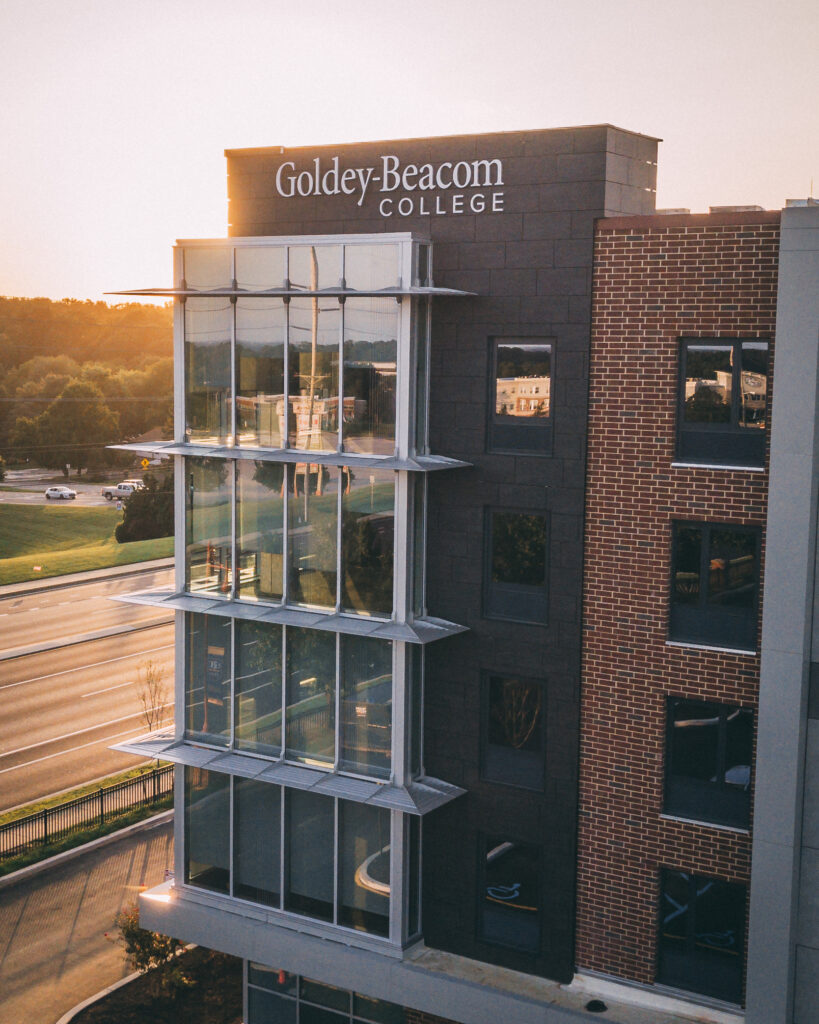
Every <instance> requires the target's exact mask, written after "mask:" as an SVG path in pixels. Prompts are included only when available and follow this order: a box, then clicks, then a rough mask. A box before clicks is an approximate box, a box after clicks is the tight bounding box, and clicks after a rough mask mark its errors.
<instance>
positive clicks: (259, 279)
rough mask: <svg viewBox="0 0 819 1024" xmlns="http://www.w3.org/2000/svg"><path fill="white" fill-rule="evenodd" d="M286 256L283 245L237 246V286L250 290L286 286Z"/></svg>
mask: <svg viewBox="0 0 819 1024" xmlns="http://www.w3.org/2000/svg"><path fill="white" fill-rule="evenodd" d="M286 257H287V250H286V248H285V246H283V245H247V246H246V245H240V246H237V247H236V287H237V288H242V289H244V290H245V291H249V292H251V291H265V290H266V289H268V288H284V280H285V277H286V276H287V270H286V266H285V263H286ZM240 301H241V300H240Z"/></svg>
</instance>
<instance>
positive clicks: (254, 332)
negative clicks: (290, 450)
mask: <svg viewBox="0 0 819 1024" xmlns="http://www.w3.org/2000/svg"><path fill="white" fill-rule="evenodd" d="M286 339H287V312H286V306H285V304H284V302H283V301H282V300H281V299H239V300H238V301H237V302H236V439H237V443H238V444H246V445H251V446H261V447H264V448H281V447H282V446H283V444H284V433H285V431H284V346H285V342H286Z"/></svg>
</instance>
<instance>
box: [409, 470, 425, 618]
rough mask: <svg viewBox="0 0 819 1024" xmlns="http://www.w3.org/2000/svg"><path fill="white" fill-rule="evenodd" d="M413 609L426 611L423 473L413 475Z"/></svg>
mask: <svg viewBox="0 0 819 1024" xmlns="http://www.w3.org/2000/svg"><path fill="white" fill-rule="evenodd" d="M412 488H413V490H412V505H413V508H412V610H413V612H414V614H415V615H419V616H420V615H423V614H424V613H425V611H426V563H427V552H426V525H427V524H426V515H427V494H426V489H427V481H426V477H425V476H424V475H423V474H422V473H416V474H414V475H413V476H412Z"/></svg>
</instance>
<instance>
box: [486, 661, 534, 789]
mask: <svg viewBox="0 0 819 1024" xmlns="http://www.w3.org/2000/svg"><path fill="white" fill-rule="evenodd" d="M486 700H487V704H486V726H485V746H484V755H483V766H482V767H483V775H484V778H487V779H491V780H493V781H496V782H503V783H506V784H507V785H511V786H525V787H528V788H533V789H541V788H542V787H543V772H544V767H545V758H544V754H545V751H544V747H545V742H544V723H545V707H544V704H545V685H544V683H543V681H542V680H537V679H520V678H518V677H512V676H489V677H488V679H487V694H486Z"/></svg>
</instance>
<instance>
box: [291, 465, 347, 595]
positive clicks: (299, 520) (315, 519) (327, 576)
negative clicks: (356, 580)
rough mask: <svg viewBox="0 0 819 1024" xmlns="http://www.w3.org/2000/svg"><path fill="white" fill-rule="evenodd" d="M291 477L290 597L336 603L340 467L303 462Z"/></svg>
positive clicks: (297, 466)
mask: <svg viewBox="0 0 819 1024" xmlns="http://www.w3.org/2000/svg"><path fill="white" fill-rule="evenodd" d="M287 479H288V506H287V509H288V513H287V514H288V520H287V528H288V534H287V539H288V549H287V550H288V566H289V569H288V573H289V581H288V585H289V597H288V601H289V603H290V604H306V605H311V606H313V607H318V608H335V606H336V585H337V580H338V571H337V567H336V551H337V548H338V488H339V469H338V468H337V467H336V466H321V465H318V464H317V463H311V462H299V463H296V465H295V466H290V467H288V471H287Z"/></svg>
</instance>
